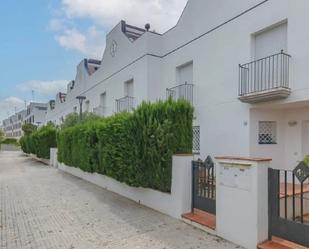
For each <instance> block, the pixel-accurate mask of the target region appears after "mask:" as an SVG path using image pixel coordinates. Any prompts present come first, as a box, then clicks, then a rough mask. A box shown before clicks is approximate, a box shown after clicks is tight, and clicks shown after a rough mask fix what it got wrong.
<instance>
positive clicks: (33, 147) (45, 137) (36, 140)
mask: <svg viewBox="0 0 309 249" xmlns="http://www.w3.org/2000/svg"><path fill="white" fill-rule="evenodd" d="M56 134H57V129H56V128H55V126H54V125H53V124H51V123H49V124H47V125H46V126H43V127H41V128H39V129H38V130H35V131H33V132H31V133H30V134H28V135H25V136H23V137H22V138H21V139H20V144H21V148H22V150H23V151H24V152H25V153H28V154H30V153H31V154H35V155H37V156H38V157H39V158H45V159H49V157H50V148H54V147H57V140H56Z"/></svg>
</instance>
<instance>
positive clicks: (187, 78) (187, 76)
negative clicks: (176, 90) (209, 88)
mask: <svg viewBox="0 0 309 249" xmlns="http://www.w3.org/2000/svg"><path fill="white" fill-rule="evenodd" d="M186 83H187V84H193V62H189V63H186V64H184V65H181V66H179V67H177V82H176V86H177V85H182V84H186Z"/></svg>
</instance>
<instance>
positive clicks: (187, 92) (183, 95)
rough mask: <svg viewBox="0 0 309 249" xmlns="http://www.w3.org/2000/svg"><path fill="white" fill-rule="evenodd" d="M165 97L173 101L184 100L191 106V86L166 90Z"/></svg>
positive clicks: (183, 85) (184, 85)
mask: <svg viewBox="0 0 309 249" xmlns="http://www.w3.org/2000/svg"><path fill="white" fill-rule="evenodd" d="M166 97H167V98H172V99H173V100H178V99H185V100H187V101H189V102H190V103H191V104H193V84H187V83H185V84H182V85H178V86H175V87H172V88H167V89H166Z"/></svg>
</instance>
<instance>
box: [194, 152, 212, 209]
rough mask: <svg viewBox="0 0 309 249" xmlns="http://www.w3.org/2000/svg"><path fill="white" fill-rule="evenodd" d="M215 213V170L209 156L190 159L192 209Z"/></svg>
mask: <svg viewBox="0 0 309 249" xmlns="http://www.w3.org/2000/svg"><path fill="white" fill-rule="evenodd" d="M194 208H196V209H200V210H203V211H205V212H208V213H211V214H216V172H215V164H214V162H213V160H212V159H211V157H210V156H208V157H207V159H206V160H205V162H203V161H202V160H198V161H192V210H193V209H194Z"/></svg>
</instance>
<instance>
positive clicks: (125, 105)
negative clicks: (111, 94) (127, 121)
mask: <svg viewBox="0 0 309 249" xmlns="http://www.w3.org/2000/svg"><path fill="white" fill-rule="evenodd" d="M133 108H134V98H133V97H130V96H126V97H123V98H121V99H116V111H117V112H130V111H132V110H133Z"/></svg>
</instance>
